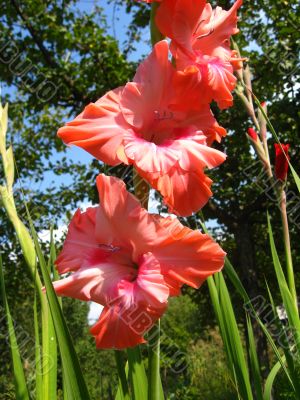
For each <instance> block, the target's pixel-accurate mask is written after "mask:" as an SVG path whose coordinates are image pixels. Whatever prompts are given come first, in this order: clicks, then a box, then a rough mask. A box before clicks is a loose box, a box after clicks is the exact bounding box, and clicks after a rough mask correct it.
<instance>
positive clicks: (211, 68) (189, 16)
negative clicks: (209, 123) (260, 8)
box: [156, 0, 242, 108]
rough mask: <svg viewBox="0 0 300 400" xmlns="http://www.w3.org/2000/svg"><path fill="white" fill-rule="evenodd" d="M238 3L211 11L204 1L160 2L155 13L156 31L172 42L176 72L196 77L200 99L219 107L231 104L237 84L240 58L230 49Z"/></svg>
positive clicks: (169, 0) (234, 31)
mask: <svg viewBox="0 0 300 400" xmlns="http://www.w3.org/2000/svg"><path fill="white" fill-rule="evenodd" d="M241 4H242V0H237V1H236V2H235V4H234V5H233V6H232V7H231V9H230V10H229V11H225V10H223V9H222V8H221V7H217V8H216V9H212V7H211V5H210V4H209V3H206V0H163V1H162V3H161V5H160V6H159V8H158V11H157V14H156V24H157V26H158V29H159V30H160V31H161V32H162V33H163V34H164V35H165V36H168V37H169V38H171V39H172V42H171V51H172V54H173V56H174V58H175V60H176V67H177V69H179V70H181V71H183V72H185V71H186V72H188V73H190V72H191V70H192V71H194V72H195V73H196V74H197V75H198V93H199V99H200V100H202V102H203V103H209V102H211V101H212V100H215V101H216V102H217V103H218V105H219V107H220V108H226V107H230V106H231V105H232V94H231V92H232V90H233V89H234V87H235V84H236V78H235V76H234V75H233V71H234V69H238V68H241V67H242V59H240V58H238V57H237V53H236V51H234V50H231V49H230V37H231V35H234V34H236V33H237V32H238V29H237V10H238V8H239V7H240V6H241Z"/></svg>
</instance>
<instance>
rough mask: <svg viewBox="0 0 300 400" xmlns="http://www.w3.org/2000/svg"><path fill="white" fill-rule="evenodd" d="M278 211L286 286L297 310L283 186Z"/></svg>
mask: <svg viewBox="0 0 300 400" xmlns="http://www.w3.org/2000/svg"><path fill="white" fill-rule="evenodd" d="M279 201H280V213H281V221H282V230H283V240H284V250H285V258H286V268H287V280H288V286H289V289H290V292H291V295H292V296H293V299H294V301H295V303H296V307H297V310H298V304H297V292H296V285H295V277H294V269H293V259H292V253H291V242H290V232H289V224H288V218H287V212H286V194H285V191H284V190H283V188H282V189H281V192H280V199H279Z"/></svg>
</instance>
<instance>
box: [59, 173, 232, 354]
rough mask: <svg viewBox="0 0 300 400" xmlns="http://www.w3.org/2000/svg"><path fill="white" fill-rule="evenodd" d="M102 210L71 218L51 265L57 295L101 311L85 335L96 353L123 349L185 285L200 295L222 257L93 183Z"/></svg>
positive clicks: (115, 184) (115, 182) (122, 194)
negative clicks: (96, 306) (100, 307)
mask: <svg viewBox="0 0 300 400" xmlns="http://www.w3.org/2000/svg"><path fill="white" fill-rule="evenodd" d="M97 187H98V191H99V197H100V205H99V206H98V207H95V208H88V209H87V210H86V212H83V213H81V212H80V211H77V212H76V213H75V215H74V217H73V219H72V221H71V223H70V226H69V231H68V235H67V238H66V241H65V243H64V247H63V250H62V252H61V253H60V255H59V257H58V258H57V260H56V265H57V269H58V272H59V273H60V274H64V273H66V272H71V274H70V275H69V276H68V277H66V278H64V279H62V280H60V281H56V282H54V288H55V291H56V293H57V294H58V295H61V296H70V297H73V298H76V299H80V300H85V301H94V302H97V303H99V304H102V305H103V306H104V308H103V311H102V313H101V315H100V319H99V321H98V322H97V323H96V325H94V326H93V327H92V329H91V333H92V334H93V335H94V336H95V339H96V345H97V347H99V348H117V349H122V348H127V347H131V346H136V345H137V344H139V343H143V342H145V340H144V339H143V335H144V333H145V332H146V331H148V330H149V328H150V327H151V326H152V325H153V324H154V323H155V321H156V320H157V319H158V318H159V317H160V316H161V315H162V314H163V312H164V311H165V309H166V307H167V300H168V297H169V296H170V295H171V296H173V295H178V294H179V293H180V288H181V286H182V285H183V284H187V285H190V286H192V287H194V288H198V287H199V286H200V285H201V284H202V282H203V281H204V280H205V279H206V278H207V277H208V276H209V275H211V274H213V273H215V272H216V271H219V270H220V269H221V268H222V266H223V263H224V255H225V253H224V252H223V251H222V249H221V248H220V247H219V245H218V244H217V243H215V242H214V241H213V240H212V239H211V238H210V237H209V236H208V235H204V234H201V233H200V232H199V231H192V230H191V229H189V228H187V227H184V226H183V225H181V224H180V222H179V221H178V220H177V219H176V218H175V219H172V218H170V217H168V218H162V217H160V216H158V215H151V214H149V213H148V212H147V211H146V210H145V209H143V208H142V207H141V205H140V203H139V201H138V200H137V199H136V198H135V197H134V196H133V195H131V194H130V193H128V192H127V191H126V187H125V184H124V183H123V182H122V181H121V180H119V179H117V178H113V177H108V176H105V175H99V176H98V178H97Z"/></svg>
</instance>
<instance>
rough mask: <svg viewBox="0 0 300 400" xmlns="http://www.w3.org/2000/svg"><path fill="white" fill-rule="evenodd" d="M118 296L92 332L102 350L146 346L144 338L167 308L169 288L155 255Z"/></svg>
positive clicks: (122, 284) (148, 257)
mask: <svg viewBox="0 0 300 400" xmlns="http://www.w3.org/2000/svg"><path fill="white" fill-rule="evenodd" d="M118 289H119V290H118V297H117V298H116V299H115V300H114V301H112V302H111V304H109V305H108V306H106V307H105V308H104V310H103V312H102V314H101V316H100V320H99V321H98V323H97V324H96V325H95V326H94V327H93V328H92V329H91V333H92V334H93V335H94V336H95V338H96V345H97V347H98V348H116V349H122V348H128V347H133V346H136V345H137V344H139V343H145V340H144V339H143V335H144V334H145V333H146V332H147V331H148V330H149V329H150V328H151V327H152V326H153V324H154V323H155V322H156V321H157V320H158V319H159V318H160V317H161V315H162V314H163V312H164V311H165V309H166V307H167V299H168V296H169V289H168V286H167V285H166V283H165V282H164V279H163V276H162V275H161V273H160V265H159V263H158V261H157V259H155V257H153V255H152V254H151V253H147V254H145V255H143V257H142V258H141V260H140V265H139V271H138V277H137V279H136V281H133V282H130V281H128V280H124V281H122V282H120V284H119V285H118Z"/></svg>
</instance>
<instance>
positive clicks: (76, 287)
mask: <svg viewBox="0 0 300 400" xmlns="http://www.w3.org/2000/svg"><path fill="white" fill-rule="evenodd" d="M135 276H136V271H135V269H134V268H133V267H132V266H130V265H121V264H117V263H112V262H107V263H102V264H98V265H95V266H93V267H86V268H81V269H79V270H78V271H76V272H74V273H73V274H71V275H70V276H68V277H67V278H64V279H61V280H59V281H56V282H54V283H53V286H54V289H55V291H56V293H57V294H58V295H59V296H68V297H73V298H75V299H79V300H85V301H94V302H95V303H99V304H102V305H106V304H108V303H109V302H110V301H112V300H113V299H114V298H115V297H116V296H117V288H118V284H119V283H120V282H121V281H122V280H124V279H130V280H132V279H134V277H135Z"/></svg>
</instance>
